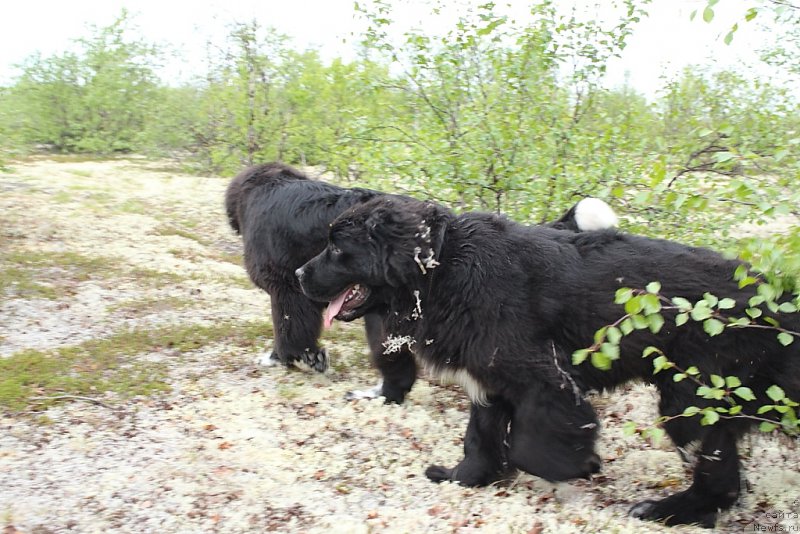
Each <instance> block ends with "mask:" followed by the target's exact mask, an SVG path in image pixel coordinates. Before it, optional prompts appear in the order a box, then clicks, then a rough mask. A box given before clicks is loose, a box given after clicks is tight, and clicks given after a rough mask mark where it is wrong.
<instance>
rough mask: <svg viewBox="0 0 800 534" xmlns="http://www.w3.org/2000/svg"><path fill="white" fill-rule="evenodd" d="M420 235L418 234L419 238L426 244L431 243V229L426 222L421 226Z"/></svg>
mask: <svg viewBox="0 0 800 534" xmlns="http://www.w3.org/2000/svg"><path fill="white" fill-rule="evenodd" d="M419 231H420V233H418V234H417V237H421V238H422V239H423V240H424V241H425V242H426V243H430V242H431V227H430V226H428V225H427V224H425V221H422V224H420V225H419Z"/></svg>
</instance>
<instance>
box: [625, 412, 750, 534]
mask: <svg viewBox="0 0 800 534" xmlns="http://www.w3.org/2000/svg"><path fill="white" fill-rule="evenodd" d="M739 467H740V466H739V456H738V453H737V451H736V434H735V433H734V432H733V431H732V430H731V429H730V428H729V427H727V426H726V424H725V423H724V422H723V423H719V422H718V423H717V424H716V425H714V427H713V428H711V429H710V430H709V432H708V433H707V435H706V437H705V438H704V439H703V444H702V446H701V449H700V451H699V453H698V456H697V463H696V464H695V467H694V480H693V481H692V485H691V486H690V487H689V489H687V490H685V491H682V492H680V493H676V494H674V495H671V496H669V497H667V498H665V499H661V500H659V501H653V500H648V501H643V502H640V503H638V504H636V505H635V506H634V507H633V508H631V511H630V514H631V515H632V516H634V517H638V518H640V519H650V520H653V521H663V522H664V523H666V524H667V525H670V526H671V525H684V524H697V525H700V526H702V527H705V528H713V527H714V524H715V523H716V519H717V513H718V512H719V510H725V509H727V508H730V507H731V506H733V504H734V503H735V502H736V500H737V499H738V497H739V492H740V490H741V488H740V473H739Z"/></svg>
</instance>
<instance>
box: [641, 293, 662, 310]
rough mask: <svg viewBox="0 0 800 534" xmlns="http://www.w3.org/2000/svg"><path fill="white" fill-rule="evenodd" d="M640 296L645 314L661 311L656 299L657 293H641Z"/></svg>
mask: <svg viewBox="0 0 800 534" xmlns="http://www.w3.org/2000/svg"><path fill="white" fill-rule="evenodd" d="M641 298H642V306H643V307H644V313H645V315H650V314H653V313H658V312H660V311H661V301H660V300H659V299H658V296H657V295H653V294H652V293H648V294H647V295H642V297H641Z"/></svg>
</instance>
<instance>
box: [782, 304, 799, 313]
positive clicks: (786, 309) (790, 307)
mask: <svg viewBox="0 0 800 534" xmlns="http://www.w3.org/2000/svg"><path fill="white" fill-rule="evenodd" d="M778 311H779V312H781V313H794V312H796V311H797V306H795V305H794V304H792V303H791V302H781V305H780V306H778Z"/></svg>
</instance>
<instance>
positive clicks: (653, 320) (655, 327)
mask: <svg viewBox="0 0 800 534" xmlns="http://www.w3.org/2000/svg"><path fill="white" fill-rule="evenodd" d="M647 322H648V323H649V324H650V331H651V332H652V333H654V334H658V332H659V331H660V330H661V327H663V326H664V318H663V317H661V314H660V313H654V314H653V315H648V316H647Z"/></svg>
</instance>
